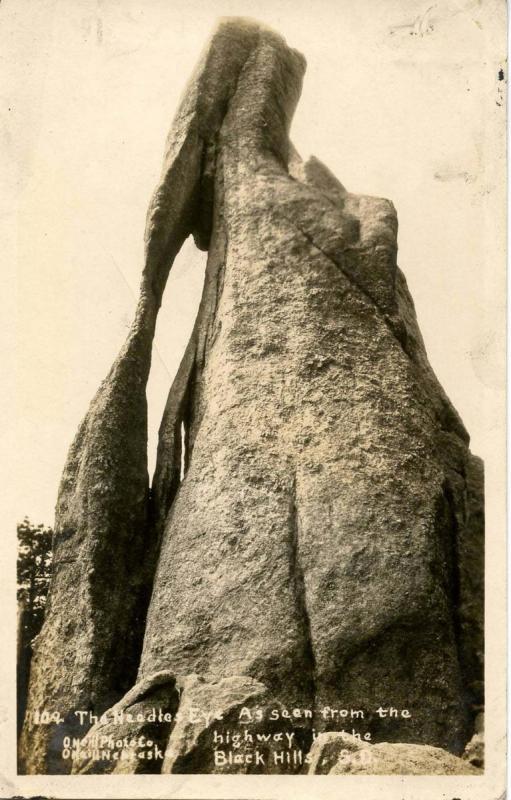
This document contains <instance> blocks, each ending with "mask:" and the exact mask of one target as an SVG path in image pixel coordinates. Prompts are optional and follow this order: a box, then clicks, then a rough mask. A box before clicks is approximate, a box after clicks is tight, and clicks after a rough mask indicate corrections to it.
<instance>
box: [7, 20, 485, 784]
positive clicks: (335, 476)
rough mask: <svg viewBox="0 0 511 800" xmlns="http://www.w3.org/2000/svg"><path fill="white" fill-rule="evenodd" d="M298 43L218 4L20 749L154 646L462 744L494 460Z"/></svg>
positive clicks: (58, 581)
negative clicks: (191, 315) (309, 112)
mask: <svg viewBox="0 0 511 800" xmlns="http://www.w3.org/2000/svg"><path fill="white" fill-rule="evenodd" d="M304 69H305V62H304V59H303V57H302V56H301V55H300V54H298V53H297V52H296V51H294V50H292V49H290V48H289V47H287V45H286V44H285V42H284V41H283V40H282V38H281V37H279V36H278V35H276V34H274V33H273V32H271V31H269V30H267V29H265V28H263V27H261V26H258V25H257V24H255V23H251V22H248V21H242V20H228V21H224V22H223V23H222V24H221V25H220V27H219V29H218V30H217V32H216V33H215V35H214V36H213V38H212V40H211V42H210V44H209V46H208V48H207V49H206V51H205V53H204V56H203V58H202V60H201V62H200V64H199V66H198V68H197V71H196V73H195V75H194V76H193V78H192V81H191V83H190V85H189V87H188V89H187V91H186V93H185V95H184V98H183V101H182V103H181V106H180V109H179V110H178V112H177V115H176V118H175V120H174V123H173V126H172V128H171V132H170V134H169V138H168V142H167V151H166V155H165V163H164V170H163V175H162V180H161V183H160V185H159V187H158V188H157V190H156V192H155V195H154V198H153V201H152V203H151V206H150V210H149V214H148V222H147V235H146V243H147V248H146V259H147V260H146V266H145V270H144V275H143V280H142V287H141V299H140V304H139V308H138V311H137V316H136V319H135V322H134V325H133V328H132V331H131V333H130V335H129V337H128V341H127V343H126V345H125V347H124V348H123V350H122V352H121V354H120V356H119V357H118V359H117V361H116V362H115V364H114V366H113V368H112V370H111V372H110V374H109V376H108V377H107V379H106V380H105V382H104V383H103V384H102V386H101V387H100V389H99V391H98V394H97V395H96V398H95V399H94V400H93V403H92V405H91V408H90V410H89V412H88V414H87V416H86V418H85V420H84V422H83V423H82V425H81V427H80V430H79V433H78V435H77V438H76V440H75V443H74V444H73V446H72V448H71V451H70V455H69V458H68V462H67V465H66V468H65V471H64V477H63V481H62V484H61V488H60V493H59V502H58V507H57V523H56V541H55V560H56V571H55V575H54V579H53V585H52V589H51V594H50V605H49V611H48V615H47V619H46V622H45V626H44V628H43V631H42V633H41V635H40V637H39V642H38V646H37V651H36V658H35V662H34V668H33V674H32V679H31V692H30V698H29V712H28V713H29V716H28V717H27V723H26V725H25V729H24V733H23V737H22V743H21V751H22V754H23V755H24V757H25V762H26V769H27V771H28V772H39V771H50V772H53V771H55V772H60V771H65V769H66V767H65V766H63V765H62V762H61V761H60V760H59V755H58V748H59V746H60V739H59V736H60V737H61V736H62V732H63V730H64V728H62V726H61V728H60V729H59V730H57V734H54V732H52V728H51V726H50V728H49V729H48V730H44V731H43V730H41V729H40V728H39V729H35V728H34V727H33V726H32V725H31V723H30V711H31V709H32V710H33V709H35V708H37V707H46V708H49V709H50V710H51V709H52V708H54V709H60V710H61V711H62V712H63V713H65V712H71V711H72V709H73V708H89V707H91V708H93V709H95V710H97V711H100V712H101V711H103V710H105V709H106V708H108V707H109V706H111V705H112V704H114V703H115V702H116V701H118V700H119V698H120V697H121V696H122V695H123V694H124V692H125V691H126V689H127V688H128V687H129V686H130V685H131V684H132V683H134V682H135V680H138V681H144V680H150V679H151V676H153V675H155V674H157V673H160V672H162V671H163V672H165V673H168V674H170V675H173V676H190V675H192V674H197V673H198V674H201V675H205V676H208V677H207V682H209V683H214V682H217V683H218V682H220V684H221V685H223V684H222V681H229V680H231V679H234V678H236V680H239V679H247V680H250V679H253V680H254V681H256V682H260V683H262V684H263V685H264V687H267V691H269V692H270V693H271V696H272V698H274V700H275V702H279V703H282V704H284V705H289V704H291V705H294V706H301V707H304V708H305V707H306V708H311V709H313V710H315V711H318V710H319V709H321V708H322V707H324V706H325V705H331V706H334V707H338V706H339V705H342V706H343V707H350V706H351V707H355V708H364V709H365V710H366V717H365V729H366V730H369V731H370V732H371V735H372V739H373V741H377V742H378V741H380V742H382V741H383V742H403V741H405V742H407V743H408V744H407V745H406V747H410V746H412V745H413V744H414V743H415V744H427V745H430V746H434V747H441V748H445V749H447V750H449V751H450V752H451V753H454V754H460V753H461V752H462V751H463V749H464V747H465V744H466V742H467V741H468V740H469V739H470V737H471V735H472V733H473V718H474V714H475V712H476V711H477V710H478V708H479V706H480V704H481V703H482V651H483V639H482V636H483V615H482V608H483V605H482V588H483V581H482V576H483V572H482V552H483V525H482V517H483V510H484V505H483V499H482V497H483V484H482V465H481V462H480V461H479V460H478V459H475V458H474V457H473V456H472V455H471V454H470V451H469V449H468V442H469V437H468V434H467V432H466V430H465V428H464V426H463V424H462V422H461V420H460V418H459V416H458V414H457V412H456V411H455V409H454V408H453V407H452V405H451V403H450V402H449V400H448V398H447V397H446V395H445V393H444V391H443V390H442V388H441V386H440V385H439V383H438V381H437V379H436V377H435V375H434V373H433V372H432V369H431V367H430V365H429V363H428V360H427V356H426V351H425V348H424V343H423V341H422V337H421V334H420V331H419V329H418V325H417V320H416V316H415V311H414V307H413V301H412V299H411V297H410V294H409V292H408V289H407V285H406V281H405V278H404V276H403V274H402V273H401V272H400V270H399V269H398V267H397V261H396V258H397V216H396V211H395V209H394V207H393V205H392V203H390V202H389V201H388V200H384V199H381V198H373V197H367V196H363V195H353V194H350V193H349V192H348V191H347V190H346V189H345V188H344V187H343V186H342V184H341V183H340V182H339V181H338V180H337V179H336V178H335V177H334V176H333V175H332V174H331V173H330V171H329V170H328V169H327V168H326V167H325V166H324V165H322V164H321V162H320V161H319V160H318V159H316V158H311V159H310V160H309V161H307V162H305V163H304V162H303V161H302V160H301V159H300V156H299V155H298V154H297V153H296V151H295V149H294V148H293V146H292V145H291V144H290V141H289V127H290V123H291V118H292V115H293V111H294V108H295V105H296V103H297V101H298V98H299V94H300V89H301V82H302V76H303V73H304ZM190 233H192V234H193V235H194V237H195V241H196V243H197V245H198V246H199V247H201V248H203V249H207V250H208V263H207V270H206V278H205V285H204V292H203V297H202V301H201V305H200V309H199V312H198V316H197V320H196V324H195V328H194V331H193V334H192V337H191V340H190V343H189V346H188V348H187V351H186V353H185V356H184V358H183V362H182V364H181V367H180V370H179V372H178V374H177V376H176V379H175V381H174V384H173V386H172V388H171V391H170V395H169V398H168V402H167V406H166V409H165V414H164V418H163V421H162V425H161V430H160V442H159V448H158V460H157V467H156V472H155V476H154V480H153V485H152V492H151V498H150V499H149V498H148V480H147V466H146V440H147V421H146V420H147V409H146V400H145V385H146V382H147V377H148V374H149V366H150V356H151V344H152V337H153V334H154V326H155V321H156V314H157V311H158V308H159V305H160V302H161V297H162V292H163V290H164V286H165V281H166V278H167V275H168V271H169V269H170V266H171V264H172V260H173V258H174V256H175V254H176V253H177V251H178V249H179V247H180V246H181V244H182V242H183V240H184V238H186V236H187V235H189V234H190ZM182 427H184V430H185V435H184V437H182V435H181V430H182ZM183 451H184V462H185V475H184V477H183V479H181V475H180V466H181V457H182V454H183ZM153 577H154V581H153ZM151 584H153V586H152V597H151V602H150V605H149V609H148V613H147V621H146V622H145V611H146V605H147V598H148V596H149V593H150V590H151ZM142 635H143V636H144V642H143V647H142V651H141V653H140V647H141V637H142ZM137 667H138V677H137V678H136V676H135V673H136V672H137ZM206 694H207V693H206ZM209 702H212V696H211V697H210V700H209ZM382 704H383V705H390V704H392V705H393V706H395V707H397V708H406V709H408V710H409V712H410V715H411V716H408V717H406V718H402V717H400V718H399V719H389V718H381V717H380V716H379V715H378V714H377V713H376V709H377V708H378V707H379V706H380V705H382ZM330 726H331V725H330V723H328V722H327V721H324V722H321V721H320V727H323V728H324V729H328V728H329V727H330ZM64 727H65V730H66V732H68V731H69V730H71V728H70V727H69V726H64ZM54 735H56V736H57V739H56V741H52V736H54ZM172 737H174V741H176V737H177V738H179V741H180V742H182V740H183V737H184V738H185V739H187V735H185V733H184V732H183V731H182V730H180V729H177V728H174V729H173V731H172V733H171V734H170V742H171V743H172ZM187 741H188V739H187ZM181 746H182V745H181V744H180V747H181ZM389 746H390V745H385V747H389ZM187 747H188V745H187ZM373 747H376V745H373ZM382 747H383V745H382ZM185 751H186V753H188V752H189V751H188V750H187V749H186V747H185V748H184V750H183V753H184V752H185ZM192 751H193V746H191V750H190V752H192ZM172 752H173V751H172V748H170V750H168V752H167V756H166V767H165V769H171V768H172V769H174V768H175V766H176V761H175V759H176V758H177V756H175V755H171V754H172ZM392 752H393V753H395V752H397V751H395V750H394V751H392ZM399 752H401V751H399ZM179 753H180V755H179V758H184V756H183V753H182V752H181V750H180V751H179ZM204 757H206V756H204ZM198 758H199V756H198V755H197V753H196V752H195V755H193V757H192V756H190V759H191V760H190V762H189V763H193V764H194V765H197V763H198ZM172 759H174V761H172ZM185 760H186V759H185ZM403 763H404V762H403ZM169 765H170V766H169ZM465 766H466V765H465ZM138 767H139V765H137V770H136V771H138ZM133 769H134V768H133ZM186 769H188V767H186Z"/></svg>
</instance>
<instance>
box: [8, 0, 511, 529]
mask: <svg viewBox="0 0 511 800" xmlns="http://www.w3.org/2000/svg"><path fill="white" fill-rule="evenodd" d="M482 5H483V8H481V7H480V6H481V4H480V3H479V2H477V1H474V2H472V1H471V2H450V0H445V2H440V3H438V4H433V5H432V4H431V2H430V0H429V1H427V2H419V1H418V0H384V2H382V0H343V2H338V0H313V1H311V0H308V2H301V1H300V0H257V2H255V0H250V2H249V1H248V0H217V2H215V0H200V1H199V2H197V1H195V2H191V1H190V0H189V1H188V2H184V0H183V1H181V0H180V1H179V2H177V1H176V0H174V2H169V0H144V2H141V0H137V1H136V2H135V1H134V0H133V1H132V0H72V2H71V1H70V0H52V1H51V2H44V1H43V0H38V1H36V0H33V2H29V1H28V0H7V2H6V3H5V4H2V8H3V9H4V11H5V13H4V17H3V22H4V34H5V31H6V27H5V26H6V25H7V26H8V28H9V31H8V36H4V42H7V47H6V48H5V49H4V63H5V62H7V64H8V66H10V68H11V69H10V74H11V79H10V88H11V89H12V92H11V93H10V95H9V103H8V107H9V110H8V111H7V112H5V113H6V114H7V121H8V126H9V127H8V128H7V129H6V131H7V132H6V134H5V135H6V137H7V138H6V143H7V146H8V148H9V153H10V163H9V167H10V173H9V175H10V178H11V179H12V183H13V186H14V188H15V189H16V191H17V195H18V205H17V207H15V208H11V209H10V215H9V217H8V219H9V220H10V221H11V222H12V223H13V224H17V226H18V227H17V231H18V241H17V246H18V247H17V261H16V264H17V275H18V304H19V331H20V334H19V340H18V344H17V347H16V358H17V364H18V390H17V411H18V419H19V421H18V427H17V429H16V432H15V434H13V438H12V445H13V446H14V447H15V450H16V454H15V455H16V458H17V460H18V463H19V468H18V473H19V474H18V477H17V489H16V501H15V502H16V514H17V516H18V518H21V517H23V516H24V515H25V514H28V515H29V516H30V517H31V518H32V519H33V521H35V522H39V521H42V522H45V523H47V524H52V523H53V509H54V505H55V501H56V493H57V487H58V483H59V479H60V474H61V471H62V467H63V464H64V460H65V457H66V453H67V449H68V447H69V445H70V443H71V441H72V439H73V436H74V434H75V431H76V428H77V426H78V424H79V422H80V419H81V418H82V417H83V415H84V414H85V412H86V410H87V407H88V404H89V402H90V400H91V398H92V396H93V395H94V393H95V391H96V389H97V387H98V385H99V383H100V382H101V380H102V379H103V378H104V377H105V375H106V373H107V372H108V369H109V367H110V365H111V363H112V361H113V360H114V358H115V357H116V355H117V353H118V351H119V348H120V347H121V345H122V342H123V340H124V338H125V336H126V333H127V330H128V327H129V324H130V322H131V320H132V316H133V312H134V307H135V303H136V298H137V293H138V284H139V279H140V274H141V269H142V265H143V230H144V223H145V213H146V209H147V205H148V202H149V198H150V196H151V192H152V190H153V188H154V186H155V184H156V183H157V181H158V177H159V173H160V168H161V157H162V152H163V145H164V141H165V137H166V134H167V131H168V128H169V127H170V124H171V121H172V117H173V115H174V112H175V109H176V106H177V103H178V100H179V97H180V95H181V93H182V91H183V89H184V87H185V84H186V81H187V79H188V77H189V75H190V73H191V71H192V69H193V67H194V64H195V63H196V61H197V58H198V56H199V53H200V51H201V49H202V48H203V46H204V44H205V42H206V40H207V37H208V36H209V34H210V33H211V30H212V28H213V27H214V24H215V20H216V19H217V18H218V17H219V16H225V15H243V16H251V17H254V18H256V19H259V20H261V21H264V22H266V23H268V24H269V25H271V26H272V27H273V28H275V29H276V30H278V31H279V32H280V33H282V34H283V35H284V36H285V37H286V39H287V41H288V43H289V44H290V45H291V46H293V47H296V48H297V49H299V50H300V51H301V52H302V53H303V54H304V55H305V57H306V59H307V62H308V67H307V72H306V76H305V82H304V88H303V94H302V98H301V101H300V103H299V106H298V110H297V113H296V116H295V120H294V123H293V127H292V132H291V135H292V139H293V141H294V143H295V146H296V147H297V148H298V150H299V151H300V152H301V154H302V155H303V156H307V155H309V154H311V153H314V154H315V155H317V156H318V157H319V158H320V159H321V160H322V161H324V162H325V163H326V164H327V165H328V166H329V167H330V169H331V170H332V171H333V172H334V173H335V174H336V175H337V176H338V178H339V179H340V180H341V182H342V183H343V184H344V185H345V186H346V188H347V189H348V190H349V191H352V192H360V193H363V194H374V195H379V196H383V197H388V198H389V199H391V200H392V201H393V203H394V205H395V206H396V208H397V212H398V216H399V265H400V267H401V269H402V270H403V271H404V273H405V275H406V278H407V280H408V283H409V286H410V289H411V292H412V294H413V297H414V300H415V304H416V309H417V314H418V318H419V323H420V326H421V330H422V333H423V336H424V339H425V343H426V348H427V351H428V354H429V357H430V361H431V363H432V365H433V368H434V369H435V371H436V373H437V375H438V377H439V379H440V380H441V382H442V383H443V385H444V387H445V389H446V391H447V393H448V394H449V396H450V397H451V399H452V401H453V402H454V405H455V406H456V407H457V409H458V410H459V412H460V414H461V415H462V417H463V419H464V422H465V424H466V426H467V428H468V430H469V432H470V433H471V436H472V447H473V450H474V451H475V452H477V453H478V454H480V455H482V456H483V457H485V458H486V459H491V458H492V454H493V453H495V451H496V448H497V447H500V444H499V442H500V438H501V435H502V429H501V423H500V421H499V420H497V417H498V415H499V414H500V410H501V406H502V398H503V394H502V392H503V381H504V370H503V361H502V358H503V352H502V341H503V333H504V328H503V313H504V304H505V292H504V277H503V259H502V255H501V250H502V242H503V231H504V227H503V226H504V218H503V199H502V198H503V194H502V192H503V188H502V181H503V174H501V173H502V164H501V162H500V159H501V158H502V157H503V153H504V127H503V114H504V99H503V96H504V90H503V87H504V82H503V81H499V70H500V68H501V67H503V68H506V65H505V64H504V63H502V60H503V59H504V57H505V47H504V42H503V35H502V33H501V34H499V33H498V31H499V29H502V31H503V21H502V20H503V15H504V13H505V5H504V3H503V2H498V1H497V0H495V2H494V1H493V0H487V2H485V3H483V4H482ZM506 77H507V76H506ZM204 264H205V254H203V253H199V252H198V251H196V250H195V249H194V246H193V242H190V241H189V242H187V243H186V245H185V247H184V248H183V250H182V252H181V254H180V255H179V256H178V258H177V260H176V263H175V265H174V267H173V269H172V272H171V276H170V279H169V282H168V285H167V289H166V293H165V296H164V304H163V308H162V311H161V313H160V317H159V322H158V330H157V337H156V346H155V352H154V356H153V368H152V372H151V378H150V385H149V389H148V399H149V413H150V441H149V455H150V463H151V465H152V464H153V463H154V453H155V450H156V440H155V434H156V431H157V428H158V425H159V421H160V417H161V413H162V410H163V406H164V404H165V400H166V395H167V392H168V388H169V386H170V382H171V380H172V377H173V375H174V373H175V371H176V369H177V367H178V365H179V361H180V358H181V355H182V353H183V350H184V347H185V345H186V342H187V340H188V336H189V333H190V331H191V328H192V325H193V319H194V314H195V312H196V309H197V305H198V301H199V297H200V292H201V289H202V279H203V271H204Z"/></svg>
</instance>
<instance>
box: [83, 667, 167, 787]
mask: <svg viewBox="0 0 511 800" xmlns="http://www.w3.org/2000/svg"><path fill="white" fill-rule="evenodd" d="M178 706H179V688H178V687H177V686H176V680H175V678H174V676H172V675H169V674H168V673H166V672H160V673H158V674H157V675H152V676H151V677H149V678H146V679H145V680H143V681H140V683H137V684H136V685H135V686H134V687H133V688H132V689H130V691H129V692H128V693H127V694H126V695H125V696H124V697H123V698H122V699H121V700H120V701H119V702H118V703H116V704H115V705H114V706H113V707H112V708H110V709H107V711H105V713H104V716H105V717H106V719H105V720H100V721H99V722H98V723H96V724H95V725H93V727H92V728H91V729H90V730H89V732H88V733H87V736H86V737H84V739H83V744H82V745H81V746H79V747H76V748H74V754H73V756H72V757H71V763H72V772H73V774H75V775H78V774H80V775H89V774H90V775H105V774H109V773H116V774H123V773H126V774H141V773H144V774H148V773H159V772H160V769H161V761H162V756H161V755H160V754H163V752H164V750H165V746H166V742H167V737H168V734H169V731H170V728H171V726H172V724H173V722H174V719H175V715H176V712H177V709H178ZM156 748H157V750H156ZM155 756H156V757H155Z"/></svg>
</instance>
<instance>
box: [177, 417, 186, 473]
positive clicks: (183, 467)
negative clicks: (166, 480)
mask: <svg viewBox="0 0 511 800" xmlns="http://www.w3.org/2000/svg"><path fill="white" fill-rule="evenodd" d="M180 431H181V448H180V450H181V470H180V473H179V480H180V481H182V480H183V478H184V476H185V472H186V429H185V423H184V422H181V429H180Z"/></svg>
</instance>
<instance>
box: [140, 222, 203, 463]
mask: <svg viewBox="0 0 511 800" xmlns="http://www.w3.org/2000/svg"><path fill="white" fill-rule="evenodd" d="M207 255H208V254H207V253H206V252H202V251H201V250H198V249H197V248H196V247H195V244H194V241H193V238H192V237H191V236H190V237H189V238H188V239H187V240H186V242H185V243H184V245H183V247H182V249H181V252H180V253H179V254H178V256H177V258H176V260H175V262H174V265H173V267H172V269H171V271H170V275H169V279H168V283H167V287H166V289H165V293H164V295H163V302H162V307H161V309H160V312H159V315H158V322H157V326H156V334H155V337H154V344H153V355H152V362H151V372H150V374H149V381H148V384H147V406H148V452H147V455H148V459H147V460H148V470H149V475H152V474H153V473H154V468H155V464H156V451H157V448H158V430H159V428H160V423H161V420H162V415H163V410H164V408H165V403H166V401H167V397H168V393H169V389H170V387H171V385H172V381H173V380H174V377H175V375H176V372H177V370H178V368H179V365H180V363H181V359H182V358H183V355H184V352H185V349H186V346H187V344H188V341H189V339H190V335H191V332H192V329H193V326H194V323H195V319H196V317H197V311H198V309H199V303H200V299H201V295H202V289H203V285H204V273H205V271H206V261H207ZM185 438H186V437H183V438H182V453H181V473H183V471H184V463H183V457H184V451H185V448H186V445H185ZM181 477H182V475H181Z"/></svg>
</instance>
